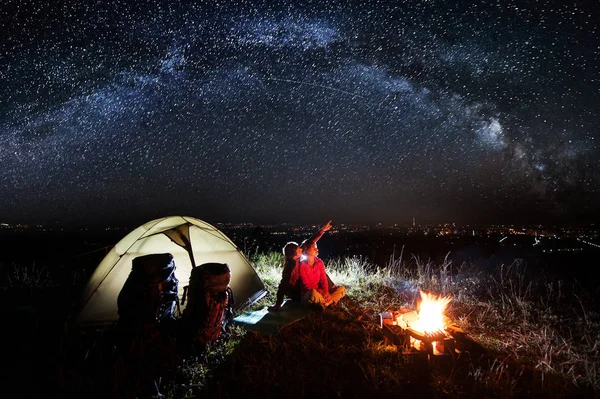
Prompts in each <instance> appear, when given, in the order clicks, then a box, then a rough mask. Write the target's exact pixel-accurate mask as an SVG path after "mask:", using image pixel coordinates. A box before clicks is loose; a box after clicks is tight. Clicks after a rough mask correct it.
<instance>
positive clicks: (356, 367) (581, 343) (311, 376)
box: [0, 240, 600, 398]
mask: <svg viewBox="0 0 600 399" xmlns="http://www.w3.org/2000/svg"><path fill="white" fill-rule="evenodd" d="M82 241H85V240H80V241H79V245H80V247H78V248H77V249H76V250H73V246H71V247H70V248H71V249H70V250H71V251H72V253H76V254H78V255H80V254H85V252H86V251H85V247H86V244H85V242H82ZM5 242H6V241H5ZM88 242H89V241H88ZM71 245H73V244H71ZM12 248H13V250H12V252H10V253H11V254H14V253H15V252H18V251H14V248H17V246H13V247H12ZM37 248H38V249H39V248H40V246H38V247H37ZM42 248H43V247H42ZM45 249H47V250H48V252H47V253H46V255H45V257H42V258H39V257H36V258H35V263H32V261H31V258H27V256H30V255H31V256H32V257H34V256H33V255H32V254H33V253H34V252H35V251H29V252H25V255H27V256H24V257H21V258H20V259H21V261H22V262H19V259H14V258H11V259H10V260H8V261H4V262H0V263H2V266H1V269H0V270H1V271H2V276H1V282H2V285H1V287H2V290H0V293H1V295H2V299H3V303H4V304H5V306H4V307H3V317H4V320H5V323H4V326H5V332H8V336H9V340H8V341H6V342H7V345H6V346H5V351H4V353H5V359H8V362H9V367H8V370H7V372H6V373H4V374H3V378H4V379H6V382H7V384H10V386H12V387H16V389H17V390H18V391H19V394H18V395H17V396H18V397H73V398H75V397H122V398H134V397H170V398H183V397H224V398H228V397H234V396H239V395H241V394H243V395H245V396H248V395H252V396H258V395H260V396H261V397H282V396H285V397H307V396H313V395H318V396H321V397H384V396H392V397H395V396H396V397H397V396H404V395H408V394H410V395H414V396H417V397H450V398H459V397H490V396H497V397H532V396H533V397H552V398H554V397H596V396H597V392H598V388H600V380H599V377H598V376H599V375H600V373H599V372H598V371H599V369H598V367H599V366H598V365H599V364H600V355H599V349H598V348H599V347H600V317H599V316H598V303H597V299H596V298H595V297H594V295H593V292H589V291H585V290H582V289H581V287H580V286H579V285H577V284H575V283H573V282H568V281H552V280H546V279H544V278H543V276H542V277H541V276H539V275H535V273H534V275H533V276H532V275H531V274H530V273H528V272H527V270H526V269H524V268H523V265H522V264H519V263H518V262H516V263H514V264H506V265H502V267H499V268H489V269H485V270H482V269H469V268H467V267H464V268H462V269H461V270H456V269H453V268H452V267H449V266H450V265H448V264H444V263H436V264H433V263H423V262H421V263H419V262H415V261H413V262H412V263H411V262H402V263H396V264H390V265H389V267H388V268H386V269H377V268H376V267H374V266H373V265H370V264H368V263H367V262H366V261H364V260H361V259H357V258H344V259H339V260H337V261H331V262H329V263H328V268H329V270H330V272H331V274H332V276H333V278H334V280H335V281H336V282H338V283H342V284H344V285H346V286H347V288H348V296H347V297H346V298H344V299H343V300H342V302H341V303H340V304H339V305H338V306H336V307H335V308H332V309H326V310H325V311H324V312H322V313H317V312H315V313H311V314H309V315H308V316H307V317H305V318H303V319H301V320H299V321H297V322H295V323H293V324H290V325H288V326H286V327H284V328H283V329H281V330H280V331H279V332H278V333H277V334H273V335H260V334H256V333H253V332H246V331H244V330H243V329H242V328H241V327H239V326H238V327H235V328H233V329H231V330H230V332H229V333H228V334H227V335H226V336H225V337H223V339H222V340H220V341H219V342H217V343H215V344H213V345H211V346H210V347H209V348H207V350H206V351H204V352H201V353H200V352H196V353H192V352H190V351H188V350H186V348H181V347H179V346H178V344H177V342H176V341H175V340H173V339H171V338H170V337H169V336H168V335H160V334H153V333H152V332H150V331H149V332H148V334H146V335H145V336H144V337H143V338H142V339H137V340H134V341H131V342H129V343H130V345H127V346H124V345H122V344H121V345H119V343H122V341H119V337H118V336H116V335H115V331H114V330H112V331H111V330H104V331H76V330H72V329H68V328H66V327H67V326H68V324H67V320H68V318H69V315H70V310H71V308H72V304H73V302H74V300H75V299H76V297H77V296H78V294H79V291H80V289H81V286H82V284H83V283H84V282H85V279H86V277H87V275H88V273H89V272H91V270H89V269H90V268H92V267H91V266H93V263H92V264H91V266H90V265H89V264H86V265H85V266H87V268H85V267H83V264H84V263H86V262H96V263H97V261H96V260H92V259H88V260H86V261H85V262H84V261H81V263H79V262H80V260H81V259H83V258H85V257H96V258H98V257H99V258H101V257H102V256H103V255H102V253H101V252H102V251H99V252H96V253H89V254H87V255H83V256H78V257H76V258H73V257H72V256H71V257H67V253H68V251H69V248H66V247H65V248H63V249H61V248H60V246H55V247H48V248H45ZM6 251H10V248H5V253H6ZM88 252H89V251H88ZM40 253H43V252H38V253H37V254H38V255H39V254H40ZM36 256H37V255H36ZM7 259H8V258H7ZM23 259H27V260H26V261H23ZM98 261H99V259H98ZM279 262H280V259H279V256H278V254H275V253H269V254H259V253H256V254H255V256H254V257H253V258H252V263H253V265H254V266H255V267H256V268H257V271H258V272H259V275H260V276H261V278H262V279H263V281H264V282H265V284H266V285H267V287H268V288H269V289H270V294H269V295H268V297H266V298H264V299H263V300H262V301H261V302H259V303H257V304H255V305H254V307H253V309H259V308H262V307H264V306H265V305H267V304H270V303H272V301H273V292H274V289H275V287H276V284H277V283H278V279H279V276H280V275H279V273H280V269H279V267H280V263H279ZM82 270H84V272H82ZM419 288H421V289H429V290H432V291H435V292H439V293H444V294H448V295H452V297H453V300H452V302H451V303H450V306H449V315H450V317H451V318H452V319H453V320H454V321H455V322H457V323H458V324H459V325H460V326H461V327H463V328H464V329H465V330H466V331H467V332H468V333H469V335H470V336H471V337H473V339H474V340H475V341H476V342H477V343H479V344H480V345H481V348H482V350H481V351H479V350H472V351H469V353H463V354H461V355H453V356H449V357H442V358H434V359H432V360H431V361H426V360H425V361H424V360H423V358H422V357H419V356H411V355H409V356H404V355H402V354H401V353H400V352H399V351H398V350H397V348H395V347H394V346H391V345H387V343H386V342H385V340H384V339H383V335H382V332H381V329H380V328H379V313H380V312H383V311H385V310H388V309H399V308H400V307H409V308H414V306H415V300H416V298H417V296H418V289H419ZM5 386H9V385H5Z"/></svg>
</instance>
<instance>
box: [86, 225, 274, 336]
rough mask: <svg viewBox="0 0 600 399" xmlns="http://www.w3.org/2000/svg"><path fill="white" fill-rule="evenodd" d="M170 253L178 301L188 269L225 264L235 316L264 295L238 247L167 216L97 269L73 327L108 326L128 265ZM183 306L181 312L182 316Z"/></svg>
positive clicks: (212, 231) (132, 236)
mask: <svg viewBox="0 0 600 399" xmlns="http://www.w3.org/2000/svg"><path fill="white" fill-rule="evenodd" d="M158 253H170V254H172V255H173V257H174V260H175V268H176V269H175V276H176V277H177V279H178V280H179V292H178V296H179V300H180V302H181V297H182V295H183V287H185V286H186V285H188V282H189V277H190V273H191V270H192V263H195V265H196V266H198V265H202V264H204V263H209V262H217V263H227V264H228V265H229V267H230V268H231V283H230V286H231V289H232V291H233V294H234V297H235V304H234V310H240V309H242V308H244V307H245V306H247V305H249V304H252V303H254V302H255V301H257V300H258V299H260V298H261V297H263V296H264V295H265V294H266V291H265V286H264V284H263V282H262V280H261V279H260V277H259V276H258V274H256V271H255V270H254V268H253V267H252V265H250V262H248V259H246V257H245V256H244V255H243V254H242V253H241V252H240V250H239V249H238V248H237V247H236V245H235V244H234V243H233V242H232V241H231V240H230V239H229V238H227V236H225V234H223V233H222V232H221V231H219V229H217V228H216V227H214V226H212V225H210V224H208V223H206V222H203V221H201V220H199V219H196V218H193V217H188V216H170V217H164V218H160V219H156V220H153V221H150V222H148V223H146V224H144V225H142V226H140V227H138V228H137V229H135V230H133V231H132V232H131V233H129V234H128V235H126V236H125V237H124V238H123V239H121V241H119V242H118V243H117V244H116V245H115V246H114V247H113V248H112V249H111V250H110V251H109V252H108V254H107V255H106V256H105V257H104V259H102V261H101V262H100V263H99V264H98V266H97V267H96V269H95V271H94V272H93V274H92V276H91V277H90V279H89V281H88V283H87V285H86V286H85V288H84V290H83V293H82V296H81V302H80V309H81V311H80V312H79V314H78V316H77V318H76V319H75V323H76V324H79V325H96V326H97V325H107V324H111V323H114V322H116V321H117V320H118V319H119V314H118V312H117V297H118V295H119V292H120V291H121V289H122V288H123V285H124V284H125V281H126V280H127V277H128V276H129V273H130V272H131V266H132V261H133V259H134V258H136V257H138V256H142V255H149V254H158ZM183 309H184V306H182V307H181V310H182V311H183Z"/></svg>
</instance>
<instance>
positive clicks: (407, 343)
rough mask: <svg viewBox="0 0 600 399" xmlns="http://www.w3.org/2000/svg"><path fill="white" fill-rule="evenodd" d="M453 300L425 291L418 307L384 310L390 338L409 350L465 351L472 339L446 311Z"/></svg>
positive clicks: (383, 319) (434, 352) (382, 317)
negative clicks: (416, 308)
mask: <svg viewBox="0 0 600 399" xmlns="http://www.w3.org/2000/svg"><path fill="white" fill-rule="evenodd" d="M450 300H451V299H450V298H448V297H441V296H435V295H431V294H428V293H425V292H423V291H421V301H420V303H419V305H418V310H417V311H411V310H409V309H401V310H399V311H388V312H384V313H381V314H380V315H379V316H380V323H381V327H382V328H383V333H384V337H385V339H386V341H387V342H389V343H391V344H393V345H395V346H397V347H399V348H400V349H401V350H402V351H403V352H404V353H409V354H410V353H427V354H429V355H433V356H441V355H450V354H453V353H461V352H462V351H463V350H465V349H466V348H467V347H468V346H469V343H470V342H472V341H471V340H470V339H468V338H467V337H466V334H465V332H464V331H463V330H461V329H460V328H459V327H457V326H456V325H454V323H452V321H451V320H450V319H449V318H448V317H447V316H446V315H445V313H444V312H445V309H446V306H447V305H448V303H450Z"/></svg>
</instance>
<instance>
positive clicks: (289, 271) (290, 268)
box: [267, 220, 331, 312]
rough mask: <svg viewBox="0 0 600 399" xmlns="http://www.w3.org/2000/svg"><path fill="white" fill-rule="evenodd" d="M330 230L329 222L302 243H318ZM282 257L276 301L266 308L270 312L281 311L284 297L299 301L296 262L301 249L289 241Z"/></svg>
mask: <svg viewBox="0 0 600 399" xmlns="http://www.w3.org/2000/svg"><path fill="white" fill-rule="evenodd" d="M330 229H331V220H330V221H329V222H327V224H325V226H323V227H322V228H321V229H320V230H319V231H318V232H316V233H315V234H313V235H312V236H311V237H310V238H309V239H307V240H305V241H304V242H303V243H306V242H317V241H319V239H320V238H321V237H322V236H323V234H325V232H326V231H328V230H330ZM283 255H284V256H285V264H284V266H283V271H282V273H281V281H280V282H279V286H278V287H277V300H276V302H275V305H273V306H269V307H268V308H267V309H268V310H269V311H270V312H276V311H278V310H279V309H281V305H283V300H284V299H285V297H286V296H287V297H289V298H290V299H291V300H292V301H300V299H301V296H300V289H299V287H298V280H299V276H300V275H299V270H298V262H299V261H300V257H301V256H302V248H301V247H300V245H298V243H297V242H294V241H290V242H288V243H287V244H285V246H284V247H283Z"/></svg>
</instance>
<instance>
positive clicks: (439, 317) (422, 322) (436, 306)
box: [411, 291, 451, 333]
mask: <svg viewBox="0 0 600 399" xmlns="http://www.w3.org/2000/svg"><path fill="white" fill-rule="evenodd" d="M419 292H420V293H421V303H420V305H419V307H418V308H419V309H418V312H419V317H418V318H417V319H416V320H415V321H414V323H413V324H411V327H412V328H413V329H415V330H417V331H421V332H424V333H435V332H438V331H443V330H444V328H445V327H446V316H445V315H444V311H445V310H446V306H448V304H449V303H450V301H451V298H450V297H443V296H441V295H439V296H437V295H433V294H428V293H426V292H423V291H419Z"/></svg>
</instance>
